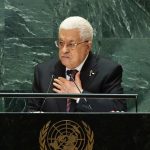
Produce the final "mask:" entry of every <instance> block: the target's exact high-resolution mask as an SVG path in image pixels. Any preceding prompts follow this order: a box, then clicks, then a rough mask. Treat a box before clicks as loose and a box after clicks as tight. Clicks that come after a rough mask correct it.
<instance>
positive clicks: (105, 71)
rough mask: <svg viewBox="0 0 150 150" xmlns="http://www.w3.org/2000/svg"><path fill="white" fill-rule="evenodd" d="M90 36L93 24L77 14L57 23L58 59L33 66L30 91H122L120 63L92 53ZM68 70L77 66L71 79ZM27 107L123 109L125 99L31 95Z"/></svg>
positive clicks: (42, 108)
mask: <svg viewBox="0 0 150 150" xmlns="http://www.w3.org/2000/svg"><path fill="white" fill-rule="evenodd" d="M92 39H93V28H92V26H91V25H90V23H89V22H88V21H87V20H85V19H84V18H82V17H78V16H74V17H69V18H67V19H65V20H64V21H63V22H62V23H61V25H60V27H59V35H58V41H56V42H55V44H56V46H57V47H58V48H59V59H58V60H57V59H52V60H50V61H48V62H45V63H42V64H38V65H37V66H36V67H35V73H34V81H33V92H36V93H38V92H40V93H41V92H44V93H46V92H56V93H65V94H79V93H111V94H121V93H123V88H122V86H121V82H122V67H121V66H120V65H119V64H117V63H115V62H112V61H110V60H107V59H104V58H101V57H98V56H96V55H94V54H93V53H92V52H91V47H92ZM70 70H77V73H76V74H75V77H74V79H73V76H72V74H71V72H72V71H70ZM53 76H54V80H52V79H53ZM51 80H52V81H51ZM28 111H43V112H66V111H69V112H89V111H91V112H111V111H126V102H125V101H124V100H114V99H109V100H107V99H103V100H102V99H99V100H98V99H82V98H74V99H65V98H62V99H58V98H57V99H56V98H55V99H54V98H53V99H52V98H51V99H45V100H43V99H31V100H29V102H28Z"/></svg>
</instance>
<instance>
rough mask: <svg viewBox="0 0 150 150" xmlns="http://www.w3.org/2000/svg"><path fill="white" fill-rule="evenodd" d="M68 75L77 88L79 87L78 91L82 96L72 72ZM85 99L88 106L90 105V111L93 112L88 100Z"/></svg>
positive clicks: (68, 71) (68, 72)
mask: <svg viewBox="0 0 150 150" xmlns="http://www.w3.org/2000/svg"><path fill="white" fill-rule="evenodd" d="M67 75H68V76H69V77H70V78H71V80H72V81H73V83H74V84H75V86H76V87H77V89H78V91H79V92H80V94H81V93H82V92H81V90H80V88H79V87H78V85H77V84H76V83H75V80H74V78H73V76H72V74H71V73H70V70H67ZM83 99H84V101H85V102H86V104H87V105H88V107H89V109H90V110H91V111H92V110H93V109H92V107H91V105H90V104H89V102H88V101H87V99H86V98H83Z"/></svg>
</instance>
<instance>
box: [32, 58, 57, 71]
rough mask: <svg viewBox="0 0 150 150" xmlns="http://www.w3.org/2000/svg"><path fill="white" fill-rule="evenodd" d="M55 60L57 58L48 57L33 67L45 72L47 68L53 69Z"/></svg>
mask: <svg viewBox="0 0 150 150" xmlns="http://www.w3.org/2000/svg"><path fill="white" fill-rule="evenodd" d="M57 62H58V59H56V58H52V59H49V60H48V61H45V62H42V63H39V64H37V65H36V66H35V69H37V70H38V71H41V72H45V71H46V72H47V71H49V70H51V71H53V70H54V67H55V64H56V63H57Z"/></svg>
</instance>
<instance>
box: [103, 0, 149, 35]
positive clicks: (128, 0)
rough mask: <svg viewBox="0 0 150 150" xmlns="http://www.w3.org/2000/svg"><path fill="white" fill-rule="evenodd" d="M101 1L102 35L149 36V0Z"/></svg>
mask: <svg viewBox="0 0 150 150" xmlns="http://www.w3.org/2000/svg"><path fill="white" fill-rule="evenodd" d="M102 1H103V3H102V8H103V16H102V18H103V19H102V23H103V25H102V28H103V31H102V33H103V37H108V38H109V37H111V38H113V37H114V38H118V37H121V38H122V37H124V38H139V37H142V38H143V37H144V38H147V37H149V38H150V8H149V7H150V1H149V0H142V1H139V0H136V1H134V0H107V1H106V0H102ZM147 4H149V6H147Z"/></svg>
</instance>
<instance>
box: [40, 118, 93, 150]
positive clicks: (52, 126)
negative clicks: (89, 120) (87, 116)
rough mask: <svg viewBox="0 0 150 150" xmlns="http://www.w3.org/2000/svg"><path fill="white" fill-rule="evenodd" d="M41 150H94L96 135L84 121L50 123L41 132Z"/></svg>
mask: <svg viewBox="0 0 150 150" xmlns="http://www.w3.org/2000/svg"><path fill="white" fill-rule="evenodd" d="M39 144H40V150H92V149H93V145H94V133H93V131H92V130H91V128H90V127H89V125H87V124H86V123H85V122H84V121H81V122H80V123H77V122H75V121H72V120H61V121H58V122H54V123H52V121H48V122H47V123H46V124H45V125H44V126H43V128H42V129H41V130H40V135H39Z"/></svg>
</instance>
